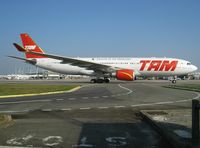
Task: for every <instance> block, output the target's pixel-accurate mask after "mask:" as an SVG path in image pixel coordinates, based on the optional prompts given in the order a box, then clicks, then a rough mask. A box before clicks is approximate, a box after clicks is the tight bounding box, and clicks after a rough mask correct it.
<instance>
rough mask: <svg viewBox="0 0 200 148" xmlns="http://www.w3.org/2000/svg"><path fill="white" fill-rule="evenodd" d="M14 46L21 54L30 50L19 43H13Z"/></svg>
mask: <svg viewBox="0 0 200 148" xmlns="http://www.w3.org/2000/svg"><path fill="white" fill-rule="evenodd" d="M13 45H14V46H15V48H17V50H18V51H20V52H27V51H28V50H26V49H25V48H24V47H22V46H20V45H18V44H17V43H13Z"/></svg>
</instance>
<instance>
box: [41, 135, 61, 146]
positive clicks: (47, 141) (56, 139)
mask: <svg viewBox="0 0 200 148" xmlns="http://www.w3.org/2000/svg"><path fill="white" fill-rule="evenodd" d="M42 142H43V144H44V145H46V146H56V145H59V144H60V143H62V142H63V138H62V137H61V136H49V137H46V138H43V139H42Z"/></svg>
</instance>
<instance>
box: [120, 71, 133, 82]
mask: <svg viewBox="0 0 200 148" xmlns="http://www.w3.org/2000/svg"><path fill="white" fill-rule="evenodd" d="M116 78H117V79H118V80H126V81H133V80H135V74H134V71H133V70H130V69H121V70H117V71H116Z"/></svg>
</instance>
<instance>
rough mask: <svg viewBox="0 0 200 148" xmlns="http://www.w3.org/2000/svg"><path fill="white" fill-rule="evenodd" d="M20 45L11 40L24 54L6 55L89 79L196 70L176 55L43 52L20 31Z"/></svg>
mask: <svg viewBox="0 0 200 148" xmlns="http://www.w3.org/2000/svg"><path fill="white" fill-rule="evenodd" d="M20 37H21V40H22V44H23V46H20V45H18V44H17V43H13V45H14V46H15V47H16V49H17V50H18V51H20V52H23V53H25V57H26V58H21V57H16V56H9V57H11V58H15V59H19V60H23V61H25V62H27V63H30V64H32V65H36V66H38V67H40V68H43V69H47V70H50V71H54V72H58V73H62V74H69V75H87V76H91V77H95V78H92V79H91V82H93V83H102V82H105V83H109V82H110V79H111V78H112V77H114V78H116V79H118V80H125V81H133V80H136V78H137V76H173V77H174V79H173V80H172V83H176V76H178V75H185V74H188V73H191V72H194V71H196V70H197V67H196V66H195V65H192V64H191V63H190V62H189V61H186V60H182V59H176V58H132V57H130V58H129V57H106V58H105V57H91V58H79V57H78V58H71V57H66V56H58V55H53V54H47V53H45V52H44V51H43V50H42V49H41V48H40V47H39V46H38V45H37V44H36V43H35V42H34V41H33V40H32V38H31V37H30V36H29V35H28V34H20Z"/></svg>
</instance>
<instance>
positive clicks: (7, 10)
mask: <svg viewBox="0 0 200 148" xmlns="http://www.w3.org/2000/svg"><path fill="white" fill-rule="evenodd" d="M199 8H200V1H198V0H71V1H68V0H59V1H56V0H36V1H28V0H17V1H14V0H1V1H0V18H1V21H0V22H1V23H0V69H1V70H0V74H6V73H12V72H14V69H15V67H16V66H17V67H23V66H24V64H23V62H21V61H16V60H14V59H9V58H7V57H6V55H15V56H21V57H23V56H24V55H23V54H21V53H18V52H17V51H16V50H15V49H14V48H13V46H12V43H13V42H17V43H21V40H20V38H19V34H20V33H29V34H30V35H31V36H32V38H33V39H34V40H35V41H36V42H37V43H38V45H40V46H41V47H42V48H43V49H44V50H45V51H46V52H48V53H53V54H58V55H65V56H80V57H82V56H83V57H85V56H86V57H89V56H95V57H96V56H101V57H102V56H107V57H108V56H112V57H113V56H117V57H120V56H122V57H152V56H153V57H176V58H181V59H186V60H189V61H191V62H192V63H193V64H195V65H197V66H198V67H200V58H199V56H200V54H199V53H200V9H199Z"/></svg>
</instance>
